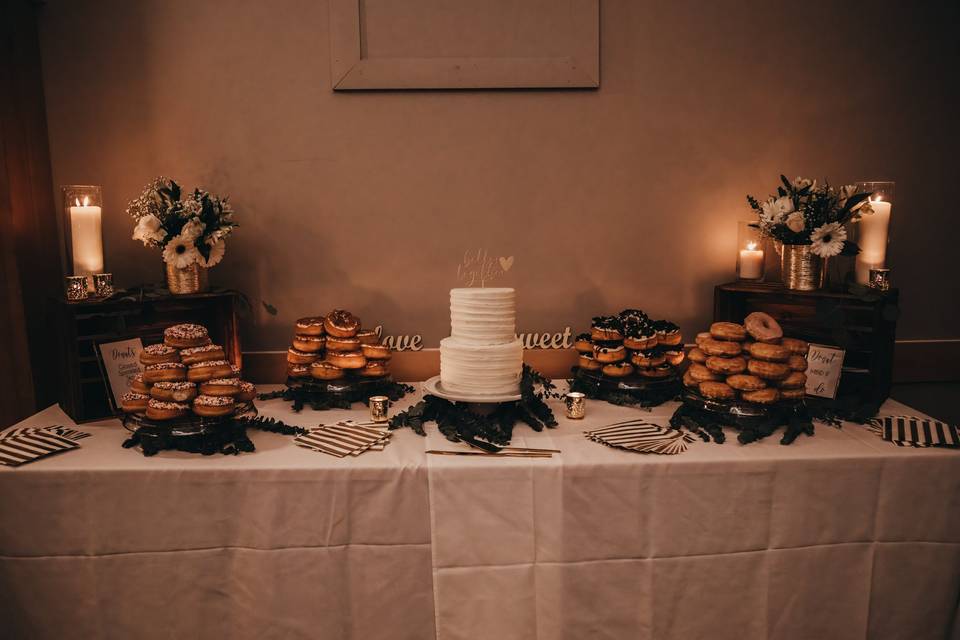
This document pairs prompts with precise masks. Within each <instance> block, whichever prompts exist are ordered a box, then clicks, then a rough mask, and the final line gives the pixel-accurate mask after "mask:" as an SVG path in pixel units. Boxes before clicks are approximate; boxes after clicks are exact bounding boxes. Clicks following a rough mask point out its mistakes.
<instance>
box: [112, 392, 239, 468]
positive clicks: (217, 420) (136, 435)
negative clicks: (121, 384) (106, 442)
mask: <svg viewBox="0 0 960 640" xmlns="http://www.w3.org/2000/svg"><path fill="white" fill-rule="evenodd" d="M257 415H258V411H257V408H256V406H254V404H253V403H252V402H244V403H240V404H238V405H237V408H236V410H235V411H234V412H233V414H231V415H229V416H218V417H204V416H198V415H195V414H190V415H187V416H184V417H182V418H174V419H172V420H151V419H150V418H147V417H146V416H145V415H142V414H136V413H128V414H125V415H124V416H123V426H124V427H125V428H126V429H127V430H128V431H130V432H132V435H131V436H130V438H128V439H127V440H126V441H125V442H124V443H123V446H124V447H125V448H131V447H135V446H139V447H140V450H141V451H142V452H143V455H145V456H152V455H155V454H157V453H159V452H160V451H166V450H173V451H186V452H189V453H201V454H203V455H211V454H214V453H224V454H234V453H240V452H251V451H253V450H254V447H253V442H251V441H250V439H249V438H247V433H246V426H245V424H244V421H245V420H247V419H252V418H255V417H257Z"/></svg>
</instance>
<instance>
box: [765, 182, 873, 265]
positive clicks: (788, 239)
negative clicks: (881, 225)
mask: <svg viewBox="0 0 960 640" xmlns="http://www.w3.org/2000/svg"><path fill="white" fill-rule="evenodd" d="M780 181H781V182H782V183H783V186H778V187H777V195H775V196H770V197H769V198H767V200H766V201H764V202H760V201H758V200H757V199H756V198H754V197H753V196H747V202H748V203H749V204H750V208H751V209H753V210H754V211H756V212H757V215H758V217H759V221H758V222H757V223H756V224H754V225H751V226H755V227H757V228H759V229H760V233H762V234H763V235H765V236H768V237H770V238H773V239H774V240H778V241H779V242H781V243H783V244H785V245H810V251H812V252H813V253H814V254H816V255H818V256H820V257H821V258H831V257H833V256H837V255H845V256H853V255H856V254H857V253H859V252H860V249H859V247H857V245H856V243H854V242H851V241H850V240H848V239H847V230H846V229H845V228H844V227H843V225H844V224H846V223H847V222H850V221H851V220H854V221H855V220H858V219H859V217H860V213H861V210H862V208H863V207H864V206H869V204H868V203H867V199H868V198H869V197H870V194H869V193H865V192H859V193H858V192H857V187H856V186H855V185H846V186H843V187H840V188H839V189H835V188H833V187H831V186H830V185H829V184H827V183H826V182H824V183H823V184H817V181H816V180H808V179H806V178H797V179H796V180H794V181H793V182H791V181H789V180H787V178H786V177H785V176H780Z"/></svg>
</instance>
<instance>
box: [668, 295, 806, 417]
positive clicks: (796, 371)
mask: <svg viewBox="0 0 960 640" xmlns="http://www.w3.org/2000/svg"><path fill="white" fill-rule="evenodd" d="M696 342H697V346H696V347H694V348H693V349H691V350H690V353H688V354H687V357H688V358H689V359H690V367H689V368H688V369H687V371H686V372H685V373H684V374H683V384H684V385H686V386H687V387H689V388H692V389H696V390H697V391H699V392H700V394H701V395H702V396H704V397H705V398H710V399H711V400H737V399H740V400H743V401H745V402H751V403H755V404H764V405H769V404H776V403H778V402H783V401H795V400H800V399H802V398H803V396H804V388H805V386H806V383H807V376H806V374H805V373H804V372H805V371H806V370H807V351H808V350H809V348H810V345H809V344H807V343H806V342H804V341H803V340H797V339H796V338H785V337H783V330H782V329H781V328H780V325H779V324H778V323H777V321H776V320H774V319H773V318H772V317H770V316H769V315H767V314H766V313H762V312H756V313H751V314H750V315H748V316H747V317H746V319H745V320H744V322H743V324H737V323H735V322H714V323H713V324H712V325H710V331H709V332H704V333H700V334H698V335H697V339H696Z"/></svg>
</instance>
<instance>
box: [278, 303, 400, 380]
mask: <svg viewBox="0 0 960 640" xmlns="http://www.w3.org/2000/svg"><path fill="white" fill-rule="evenodd" d="M390 355H391V353H390V347H388V346H387V345H384V344H381V343H380V337H379V336H378V335H377V334H376V332H375V331H372V330H365V329H363V328H362V327H361V324H360V319H359V318H358V317H356V316H355V315H353V314H352V313H350V312H349V311H344V310H343V309H334V310H333V311H331V312H330V313H328V314H327V315H325V316H310V317H307V318H300V319H299V320H297V323H296V326H295V328H294V335H293V345H292V346H291V347H290V348H289V349H288V350H287V377H288V378H290V379H292V380H305V379H314V380H325V381H330V380H340V379H342V378H345V377H346V376H347V375H348V374H350V375H357V376H360V377H362V378H383V377H385V376H388V375H390Z"/></svg>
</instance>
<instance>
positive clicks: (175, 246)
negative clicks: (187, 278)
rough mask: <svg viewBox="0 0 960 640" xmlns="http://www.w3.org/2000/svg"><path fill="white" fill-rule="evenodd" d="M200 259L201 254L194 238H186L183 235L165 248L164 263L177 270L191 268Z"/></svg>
mask: <svg viewBox="0 0 960 640" xmlns="http://www.w3.org/2000/svg"><path fill="white" fill-rule="evenodd" d="M200 257H201V256H200V252H199V251H197V247H196V245H194V243H193V238H185V237H183V235H182V234H181V235H179V236H177V237H175V238H173V239H172V240H171V241H170V242H168V243H167V246H166V247H164V248H163V261H164V262H166V263H167V264H171V265H173V266H174V267H176V268H177V269H185V268H187V267H189V266H190V265H192V264H193V263H194V262H196V261H197V259H198V258H200Z"/></svg>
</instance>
